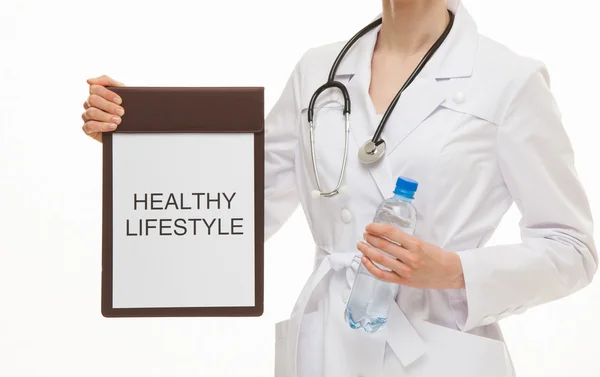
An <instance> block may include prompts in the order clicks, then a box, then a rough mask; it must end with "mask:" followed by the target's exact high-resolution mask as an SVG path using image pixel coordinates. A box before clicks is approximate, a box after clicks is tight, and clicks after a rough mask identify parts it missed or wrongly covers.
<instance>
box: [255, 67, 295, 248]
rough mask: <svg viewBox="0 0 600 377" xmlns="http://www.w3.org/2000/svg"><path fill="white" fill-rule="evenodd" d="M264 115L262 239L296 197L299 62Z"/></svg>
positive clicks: (285, 214) (279, 222)
mask: <svg viewBox="0 0 600 377" xmlns="http://www.w3.org/2000/svg"><path fill="white" fill-rule="evenodd" d="M301 61H302V59H301V60H300V61H299V62H298V63H297V64H296V67H295V68H294V71H293V72H292V74H291V76H290V77H289V78H288V80H287V83H286V85H285V87H284V89H283V92H282V94H281V96H280V97H279V99H278V100H277V102H276V103H275V105H274V106H273V108H272V109H271V110H270V112H269V114H268V115H267V117H266V119H265V191H264V195H265V206H264V210H265V216H264V219H265V220H264V221H265V224H264V225H265V228H264V229H265V241H267V240H268V239H269V238H271V236H272V235H273V234H275V233H276V232H277V231H278V230H279V228H281V226H282V225H283V224H284V223H285V222H286V221H287V220H288V218H289V217H290V216H291V215H292V213H293V212H294V210H295V209H296V208H297V206H298V203H299V200H298V194H297V189H296V182H295V173H294V172H295V169H294V160H295V152H296V145H297V143H298V132H299V129H298V128H299V126H300V124H299V120H300V118H299V114H300V110H299V108H300V103H299V102H300V100H299V99H300V66H301Z"/></svg>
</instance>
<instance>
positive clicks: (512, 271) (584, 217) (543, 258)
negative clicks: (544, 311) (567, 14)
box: [452, 65, 598, 331]
mask: <svg viewBox="0 0 600 377" xmlns="http://www.w3.org/2000/svg"><path fill="white" fill-rule="evenodd" d="M521 82H523V84H522V85H519V86H518V87H519V89H517V90H515V91H514V92H515V94H514V96H513V100H512V101H510V103H509V104H508V105H507V108H506V111H505V113H504V114H505V116H504V117H503V119H504V121H503V122H502V123H501V124H499V125H498V131H497V156H498V162H499V166H500V170H501V172H502V176H503V179H504V182H505V184H506V187H507V188H508V190H509V191H510V194H511V196H512V198H513V200H514V202H515V204H516V205H517V207H518V209H519V211H520V213H521V221H520V223H519V226H520V229H521V243H519V244H514V245H500V246H490V247H483V248H477V249H473V250H464V251H460V252H458V255H459V257H460V260H461V263H462V266H463V272H464V279H465V289H464V290H463V291H462V294H463V295H466V299H464V298H465V297H463V300H460V301H461V302H452V305H454V306H460V305H466V311H465V310H464V309H465V308H464V307H463V308H456V309H458V310H457V311H462V312H463V313H464V312H466V316H464V317H463V318H458V319H457V324H458V326H459V328H460V329H461V330H463V331H469V330H472V329H473V328H475V327H478V326H482V325H487V324H490V323H493V322H494V321H497V320H499V319H501V318H504V317H507V316H509V315H511V314H514V313H522V312H523V311H525V310H527V309H528V308H531V307H534V306H536V305H540V304H543V303H547V302H550V301H553V300H556V299H559V298H562V297H564V296H567V295H569V294H571V293H573V292H575V291H577V290H579V289H581V288H583V287H585V286H586V285H587V284H589V283H590V281H591V280H592V276H593V275H594V274H595V272H596V269H597V262H598V259H597V251H596V248H595V245H594V240H593V230H592V228H593V224H592V215H591V211H590V207H589V204H588V200H587V197H586V193H585V192H584V190H583V188H582V185H581V183H580V181H579V179H578V176H577V173H576V171H575V167H574V155H573V151H572V148H571V143H570V140H569V139H568V137H567V135H566V132H565V130H564V128H563V125H562V123H561V116H560V113H559V111H558V109H557V106H556V103H555V101H554V98H553V96H552V94H551V92H550V88H549V78H548V75H547V71H546V69H545V68H544V67H543V65H542V66H541V67H540V68H539V69H537V70H536V71H535V72H534V73H533V74H531V75H528V78H527V79H525V80H521Z"/></svg>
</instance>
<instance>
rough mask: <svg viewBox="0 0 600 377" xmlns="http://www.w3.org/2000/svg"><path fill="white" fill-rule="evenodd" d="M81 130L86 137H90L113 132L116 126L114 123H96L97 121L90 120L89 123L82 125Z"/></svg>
mask: <svg viewBox="0 0 600 377" xmlns="http://www.w3.org/2000/svg"><path fill="white" fill-rule="evenodd" d="M81 129H82V130H83V132H85V133H86V134H87V135H92V134H95V133H102V132H110V131H114V130H116V129H117V125H116V124H114V123H105V122H97V121H94V120H91V121H89V122H85V123H84V124H83V127H81Z"/></svg>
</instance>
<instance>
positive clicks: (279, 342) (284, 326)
mask: <svg viewBox="0 0 600 377" xmlns="http://www.w3.org/2000/svg"><path fill="white" fill-rule="evenodd" d="M289 323H290V321H289V319H288V320H285V321H281V322H278V323H276V324H275V377H287V374H286V372H287V371H286V365H288V361H287V339H288V337H287V334H288V325H289Z"/></svg>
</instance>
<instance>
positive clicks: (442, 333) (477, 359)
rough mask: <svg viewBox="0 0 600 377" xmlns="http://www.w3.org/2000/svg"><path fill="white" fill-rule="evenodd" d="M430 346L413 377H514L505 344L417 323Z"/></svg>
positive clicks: (417, 364) (415, 367)
mask: <svg viewBox="0 0 600 377" xmlns="http://www.w3.org/2000/svg"><path fill="white" fill-rule="evenodd" d="M414 325H415V328H416V329H417V331H418V332H419V334H420V335H421V337H422V338H423V341H424V342H425V344H426V347H427V352H426V354H425V357H424V358H423V360H422V362H419V361H417V362H416V363H415V364H414V365H413V366H411V367H410V368H411V369H412V371H411V373H410V374H409V375H410V376H442V375H451V376H461V377H481V376H486V377H514V375H513V369H512V367H511V364H510V358H509V356H508V352H507V349H506V346H505V345H504V343H503V342H501V341H498V340H495V339H491V338H487V337H484V336H478V335H474V334H470V333H467V332H462V331H459V330H454V329H451V328H448V327H444V326H440V325H436V324H433V323H429V322H426V321H415V323H414Z"/></svg>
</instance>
